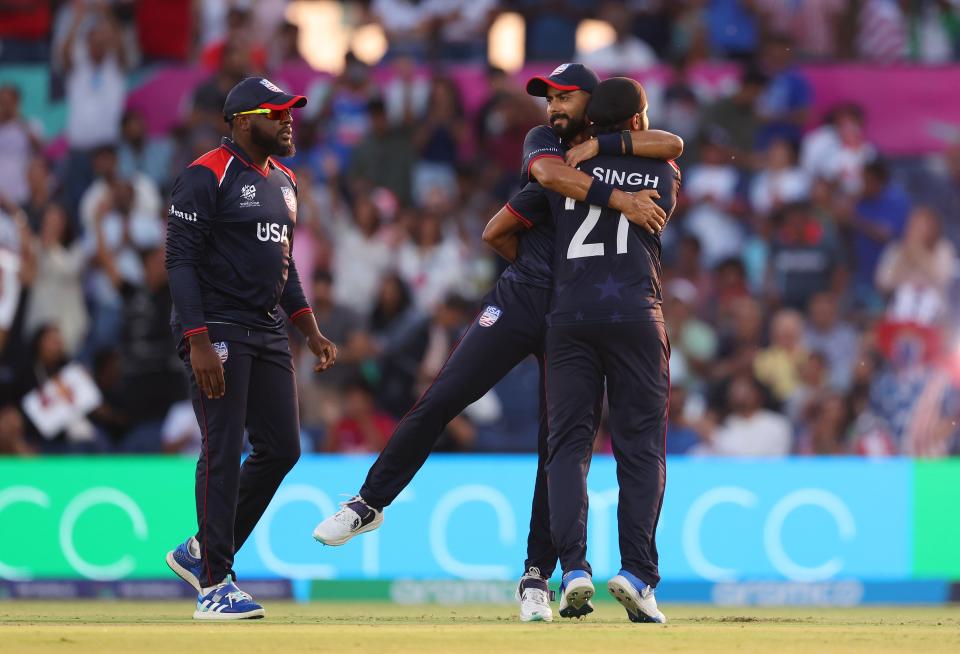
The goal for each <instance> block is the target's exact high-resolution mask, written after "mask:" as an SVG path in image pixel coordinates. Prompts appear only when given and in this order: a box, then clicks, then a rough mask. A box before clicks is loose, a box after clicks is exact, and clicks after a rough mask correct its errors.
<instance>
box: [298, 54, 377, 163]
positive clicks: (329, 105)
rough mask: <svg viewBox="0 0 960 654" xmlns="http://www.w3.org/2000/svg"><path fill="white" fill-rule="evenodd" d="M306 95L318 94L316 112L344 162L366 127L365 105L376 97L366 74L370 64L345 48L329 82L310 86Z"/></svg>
mask: <svg viewBox="0 0 960 654" xmlns="http://www.w3.org/2000/svg"><path fill="white" fill-rule="evenodd" d="M308 95H311V96H318V97H320V98H322V100H321V101H320V112H319V114H318V115H319V117H320V119H321V120H323V121H324V122H325V124H326V126H327V130H328V137H329V138H328V140H329V143H330V145H331V146H332V147H334V148H335V149H337V150H338V152H340V153H341V155H340V156H341V161H343V162H344V164H348V163H349V161H350V155H351V151H352V150H353V148H355V147H356V146H357V144H358V143H360V141H361V140H362V139H363V137H364V136H365V135H366V134H367V132H368V131H369V129H370V115H369V113H368V112H367V106H368V105H369V103H370V101H371V100H373V99H375V98H378V97H380V92H379V89H378V88H377V86H376V85H375V84H374V83H373V81H372V80H371V78H370V67H369V66H368V65H367V64H365V63H364V62H363V61H361V60H360V59H358V58H357V56H356V55H355V54H354V53H353V52H348V53H347V54H346V56H345V57H344V65H343V72H342V73H341V74H340V76H339V77H337V78H336V79H335V80H334V81H333V82H332V83H326V84H322V85H321V86H320V87H319V88H317V87H315V88H312V89H311V92H310V93H308Z"/></svg>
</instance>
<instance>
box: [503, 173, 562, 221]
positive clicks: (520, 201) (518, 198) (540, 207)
mask: <svg viewBox="0 0 960 654" xmlns="http://www.w3.org/2000/svg"><path fill="white" fill-rule="evenodd" d="M506 209H507V211H509V212H510V213H511V214H513V217H514V218H516V219H517V222H519V223H520V224H521V225H523V226H524V227H526V228H527V229H532V228H533V227H534V226H535V225H542V224H543V223H547V222H550V220H551V218H552V214H551V212H550V200H549V199H548V198H547V192H546V189H544V188H543V187H542V186H540V185H539V184H537V183H536V182H531V183H530V184H527V185H526V186H525V187H523V189H521V190H520V192H519V193H517V194H516V195H514V196H513V197H512V198H510V201H509V202H507V204H506Z"/></svg>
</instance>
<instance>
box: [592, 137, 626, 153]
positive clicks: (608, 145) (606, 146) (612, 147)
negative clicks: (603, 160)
mask: <svg viewBox="0 0 960 654" xmlns="http://www.w3.org/2000/svg"><path fill="white" fill-rule="evenodd" d="M597 154H612V155H618V154H623V143H622V142H621V139H620V135H619V134H601V135H600V136H598V137H597Z"/></svg>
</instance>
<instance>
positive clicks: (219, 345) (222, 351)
mask: <svg viewBox="0 0 960 654" xmlns="http://www.w3.org/2000/svg"><path fill="white" fill-rule="evenodd" d="M213 351H214V352H216V353H217V356H218V357H220V363H226V362H227V357H228V356H230V351H229V350H228V349H227V344H226V342H225V341H217V342H216V343H214V344H213Z"/></svg>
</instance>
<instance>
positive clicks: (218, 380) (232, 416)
mask: <svg viewBox="0 0 960 654" xmlns="http://www.w3.org/2000/svg"><path fill="white" fill-rule="evenodd" d="M304 104H306V98H304V97H303V96H299V95H289V94H287V93H284V92H283V91H281V90H280V89H279V88H277V87H276V86H274V85H273V84H272V83H271V82H270V81H268V80H266V79H262V78H256V77H251V78H247V79H245V80H243V81H242V82H240V83H239V84H237V85H236V86H235V87H234V88H233V89H232V90H231V91H230V93H229V94H228V95H227V99H226V103H225V104H224V108H223V112H224V120H226V121H227V122H229V123H230V126H231V138H225V139H224V140H223V143H222V145H221V146H220V147H219V148H217V149H216V150H212V151H210V152H208V153H206V154H205V155H203V156H202V157H200V158H199V159H197V160H196V161H194V162H193V163H192V164H191V165H190V166H189V167H188V168H187V169H186V170H185V171H183V173H181V174H180V176H179V177H178V178H177V180H176V182H175V183H174V186H173V192H172V203H171V205H170V209H169V213H168V222H167V244H166V265H167V271H168V273H169V277H170V292H171V294H172V295H173V304H174V312H173V318H172V322H173V329H174V333H175V336H176V338H177V339H179V352H180V355H181V357H182V358H183V361H184V364H185V367H186V370H187V373H188V376H189V378H190V389H191V395H192V400H193V406H194V409H195V411H196V414H197V420H198V422H199V425H200V429H201V431H202V434H203V447H202V450H201V453H200V459H199V461H198V463H197V476H196V505H197V524H198V529H197V533H196V535H195V536H192V537H190V538H189V539H187V540H186V541H185V542H184V543H182V544H181V545H180V546H179V547H177V548H176V549H175V550H173V551H172V552H170V553H169V554H168V555H167V563H168V565H169V566H170V567H171V569H173V571H174V572H176V573H177V574H178V575H179V576H180V577H182V578H183V579H184V580H185V581H187V582H188V583H190V584H191V585H192V586H193V587H194V588H195V589H196V590H197V592H198V593H199V595H198V599H197V608H196V612H195V613H194V616H193V617H194V618H196V619H209V620H235V619H242V618H260V617H263V616H264V611H263V608H262V607H261V606H260V605H259V604H257V603H256V602H255V601H254V600H253V598H251V597H250V595H248V594H247V593H245V592H243V591H242V590H240V589H239V588H238V587H237V585H236V583H235V580H236V575H235V573H234V571H233V558H234V554H235V553H236V552H237V550H239V549H240V547H241V546H242V545H243V543H244V542H245V541H246V539H247V537H248V536H250V533H251V532H252V531H253V528H254V526H255V525H256V524H257V521H258V520H259V519H260V516H261V515H263V512H264V510H265V509H266V508H267V504H269V502H270V499H271V498H272V497H273V495H274V493H275V492H276V490H277V488H278V487H279V485H280V482H281V481H282V480H283V478H284V476H285V475H286V474H287V472H289V470H290V469H291V468H292V467H293V465H294V464H295V463H296V462H297V459H298V458H299V456H300V426H299V417H298V407H297V391H296V386H295V382H294V371H293V363H292V359H291V356H290V349H289V343H288V340H287V333H286V327H285V320H284V318H285V317H286V319H287V320H289V321H291V322H292V323H293V324H294V325H295V326H296V327H297V329H298V330H299V331H300V333H301V334H303V336H304V337H305V338H306V341H307V345H308V346H309V348H310V350H311V351H312V352H313V353H314V354H315V355H316V356H317V359H318V362H317V364H316V369H317V370H318V371H322V370H325V369H327V368H329V367H330V366H331V365H333V363H334V361H335V359H336V355H337V350H336V347H335V346H334V344H333V343H331V342H330V341H328V340H327V339H326V338H324V337H323V335H322V334H321V333H320V331H319V329H318V328H317V322H316V320H315V319H314V316H313V312H312V311H311V309H310V306H309V305H308V304H307V301H306V299H305V298H304V295H303V289H302V288H301V286H300V279H299V277H298V275H297V267H296V265H295V264H294V261H293V257H292V256H291V251H292V245H293V233H294V227H295V225H296V220H297V180H296V177H295V176H294V174H293V173H292V172H291V171H290V170H289V169H288V168H286V167H285V166H284V165H283V164H281V163H279V162H278V161H276V160H275V159H274V157H276V156H290V155H292V154H293V153H294V145H293V119H292V115H291V113H292V109H293V108H295V107H302V106H303V105H304ZM244 428H246V430H247V432H248V434H249V438H250V445H251V448H252V452H251V453H250V455H249V456H248V457H247V458H246V460H245V461H244V462H243V465H242V466H241V465H240V459H241V454H242V450H243V434H244Z"/></svg>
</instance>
